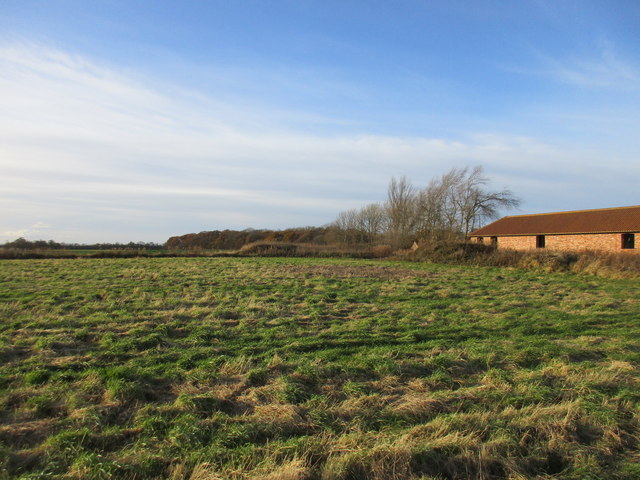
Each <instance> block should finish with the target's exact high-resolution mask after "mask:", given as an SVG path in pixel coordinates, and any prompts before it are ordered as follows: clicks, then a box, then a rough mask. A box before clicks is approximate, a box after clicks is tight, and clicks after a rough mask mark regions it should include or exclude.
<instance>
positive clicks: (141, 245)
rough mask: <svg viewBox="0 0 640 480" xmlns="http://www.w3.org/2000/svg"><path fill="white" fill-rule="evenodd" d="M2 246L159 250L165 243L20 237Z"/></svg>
mask: <svg viewBox="0 0 640 480" xmlns="http://www.w3.org/2000/svg"><path fill="white" fill-rule="evenodd" d="M0 248H17V249H20V250H159V249H162V248H164V246H163V245H161V244H159V243H154V242H129V243H118V242H115V243H108V242H101V243H92V244H86V243H64V242H56V241H54V240H27V239H26V238H23V237H20V238H18V239H16V240H13V241H11V242H6V243H5V244H4V245H0Z"/></svg>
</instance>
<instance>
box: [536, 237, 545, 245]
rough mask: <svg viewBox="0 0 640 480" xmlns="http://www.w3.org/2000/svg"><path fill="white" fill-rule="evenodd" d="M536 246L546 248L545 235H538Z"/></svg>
mask: <svg viewBox="0 0 640 480" xmlns="http://www.w3.org/2000/svg"><path fill="white" fill-rule="evenodd" d="M536 248H544V235H536Z"/></svg>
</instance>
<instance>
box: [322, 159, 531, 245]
mask: <svg viewBox="0 0 640 480" xmlns="http://www.w3.org/2000/svg"><path fill="white" fill-rule="evenodd" d="M489 180H490V179H489V177H487V176H486V175H485V174H484V171H483V168H482V167H481V166H478V167H474V168H469V167H465V168H452V169H451V170H450V171H449V172H447V173H445V174H443V175H441V176H438V177H435V178H433V179H432V180H431V181H430V182H429V183H428V184H427V185H426V186H425V187H423V188H418V187H416V186H414V185H413V184H412V183H411V181H410V180H409V179H408V178H407V177H401V178H395V177H393V178H392V179H391V181H390V182H389V186H388V189H387V199H386V201H385V202H384V203H371V204H368V205H365V206H363V207H361V208H355V209H351V210H346V211H343V212H340V213H339V214H338V216H337V218H336V220H335V221H334V222H333V224H332V226H333V227H334V228H335V229H337V230H338V232H339V233H338V238H339V239H340V241H341V242H342V243H345V244H360V243H369V244H379V243H387V244H389V245H391V246H393V247H395V248H406V247H408V246H410V245H411V244H412V243H413V242H415V241H417V242H427V243H437V242H443V241H452V240H461V239H464V238H465V236H466V235H467V234H469V233H470V232H472V231H473V230H475V229H476V228H478V227H480V226H482V225H483V224H484V223H485V222H486V221H488V220H492V219H495V218H497V217H498V216H499V213H500V211H501V210H503V209H512V208H516V207H518V206H519V205H520V199H519V198H518V197H517V196H516V195H515V194H514V193H513V192H512V191H511V190H509V189H506V188H505V189H503V190H497V191H496V190H492V189H490V188H489Z"/></svg>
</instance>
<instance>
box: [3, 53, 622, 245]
mask: <svg viewBox="0 0 640 480" xmlns="http://www.w3.org/2000/svg"><path fill="white" fill-rule="evenodd" d="M633 74H634V73H633V72H632V73H631V75H633ZM0 104H1V105H2V115H1V116H0V241H2V240H11V239H13V238H15V237H16V236H23V235H28V236H33V237H39V236H46V237H48V238H55V239H58V240H65V241H78V240H79V241H98V240H105V241H107V240H111V241H128V240H132V239H133V240H156V241H163V240H165V239H166V237H168V236H169V234H175V233H184V232H186V231H194V230H196V231H199V230H206V229H215V228H227V227H228V228H246V227H276V228H280V227H282V228H284V227H287V226H296V225H319V224H323V223H326V222H329V221H331V220H332V219H333V218H334V217H335V215H336V213H337V212H338V211H340V210H342V209H346V208H352V207H357V206H359V205H362V204H363V203H365V202H370V201H380V200H383V199H384V193H385V189H386V183H387V181H388V179H389V178H390V177H391V176H392V175H403V174H406V175H408V176H410V177H411V178H412V179H414V181H415V182H417V183H424V182H427V181H428V180H429V179H430V178H431V177H433V176H435V175H439V174H441V173H443V172H444V171H446V170H448V169H449V168H451V167H452V166H463V165H476V164H483V165H485V166H486V167H487V169H488V171H489V172H490V173H492V172H493V173H495V174H496V175H497V177H498V178H499V179H500V181H504V182H507V183H508V185H509V186H510V187H512V188H513V189H514V190H516V191H518V186H519V185H528V183H526V182H525V177H527V176H535V175H538V174H539V172H543V171H546V172H548V171H553V172H555V174H556V175H557V178H562V179H565V181H569V180H567V179H570V178H571V175H572V174H575V165H576V164H575V162H576V161H577V160H576V155H577V154H568V153H567V151H566V150H564V149H562V148H560V147H557V146H553V145H549V144H546V143H545V142H542V141H540V140H537V139H535V138H532V137H523V136H511V135H499V134H495V133H487V134H478V133H472V132H469V133H468V134H461V135H460V137H459V138H457V139H445V138H429V137H416V136H414V137H396V136H383V135H371V134H367V133H366V132H362V133H360V134H345V133H344V132H342V130H341V128H340V127H341V125H342V123H343V119H341V118H337V119H335V129H334V130H333V133H331V134H327V135H323V136H321V135H310V134H308V133H303V132H304V131H305V129H304V128H299V129H297V128H294V127H292V125H296V124H302V123H304V122H305V121H308V120H309V118H310V116H309V112H304V113H297V112H291V111H289V112H285V111H283V110H274V111H271V110H269V109H266V108H265V107H264V106H255V108H253V107H252V106H251V104H250V102H247V103H243V104H241V105H240V106H238V104H234V103H225V102H223V101H221V100H219V99H217V98H216V96H215V94H214V93H211V92H209V93H207V94H204V93H202V92H198V91H193V90H189V89H187V88H184V87H182V86H172V85H166V84H163V83H162V79H160V80H158V79H154V80H149V81H148V82H147V81H145V78H144V75H143V73H142V72H126V71H119V70H118V69H116V68H113V67H109V66H105V65H104V64H102V63H101V62H98V61H95V60H90V59H87V58H85V57H83V56H79V55H74V54H69V53H65V52H61V51H58V50H54V49H51V48H48V47H44V46H42V45H34V44H23V45H16V44H13V45H5V46H0ZM283 117H286V119H285V121H283ZM325 120H326V121H327V122H328V123H330V122H331V119H325ZM579 161H580V162H582V163H583V164H584V162H592V163H593V164H595V163H596V162H597V161H598V157H597V155H591V157H589V156H588V155H586V156H585V155H583V156H581V157H580V160H579ZM626 171H627V172H628V169H627V170H626ZM39 222H43V223H39ZM45 223H47V224H51V225H52V227H51V228H45V225H44V224H45ZM74 235H79V237H73V236H74ZM12 237H13V238H12Z"/></svg>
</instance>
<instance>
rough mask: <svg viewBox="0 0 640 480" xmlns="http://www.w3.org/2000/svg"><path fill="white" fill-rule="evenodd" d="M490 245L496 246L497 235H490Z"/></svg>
mask: <svg viewBox="0 0 640 480" xmlns="http://www.w3.org/2000/svg"><path fill="white" fill-rule="evenodd" d="M491 246H492V247H497V246H498V237H491Z"/></svg>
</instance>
